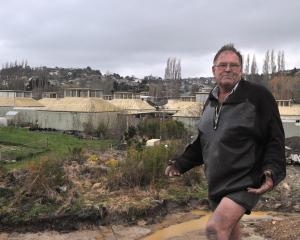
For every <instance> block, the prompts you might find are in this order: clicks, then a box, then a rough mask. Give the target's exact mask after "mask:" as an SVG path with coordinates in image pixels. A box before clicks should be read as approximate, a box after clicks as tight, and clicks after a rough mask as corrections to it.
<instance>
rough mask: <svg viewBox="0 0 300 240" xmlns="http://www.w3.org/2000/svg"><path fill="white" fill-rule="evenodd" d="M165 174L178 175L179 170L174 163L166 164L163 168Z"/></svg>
mask: <svg viewBox="0 0 300 240" xmlns="http://www.w3.org/2000/svg"><path fill="white" fill-rule="evenodd" d="M165 175H166V176H169V177H178V176H180V172H179V171H178V169H177V168H176V167H175V166H174V165H168V166H167V167H166V170H165Z"/></svg>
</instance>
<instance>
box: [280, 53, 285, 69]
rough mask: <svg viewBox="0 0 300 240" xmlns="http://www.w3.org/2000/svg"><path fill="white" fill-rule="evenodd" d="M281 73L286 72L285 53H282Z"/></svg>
mask: <svg viewBox="0 0 300 240" xmlns="http://www.w3.org/2000/svg"><path fill="white" fill-rule="evenodd" d="M280 67H281V71H284V70H285V59H284V51H282V52H281V63H280Z"/></svg>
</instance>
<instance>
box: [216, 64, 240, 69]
mask: <svg viewBox="0 0 300 240" xmlns="http://www.w3.org/2000/svg"><path fill="white" fill-rule="evenodd" d="M240 66H241V65H239V64H236V63H220V64H218V65H215V67H217V68H219V69H221V70H225V69H226V68H227V67H229V68H230V69H232V70H237V69H238V68H239V67H240Z"/></svg>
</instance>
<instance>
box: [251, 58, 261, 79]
mask: <svg viewBox="0 0 300 240" xmlns="http://www.w3.org/2000/svg"><path fill="white" fill-rule="evenodd" d="M250 73H251V74H250V81H252V82H259V81H260V79H259V75H258V68H257V63H256V58H255V54H253V58H252V63H251V72H250Z"/></svg>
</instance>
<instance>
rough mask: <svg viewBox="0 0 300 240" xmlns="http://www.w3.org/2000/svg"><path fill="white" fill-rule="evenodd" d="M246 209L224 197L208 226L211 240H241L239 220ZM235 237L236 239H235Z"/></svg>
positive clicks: (207, 231)
mask: <svg viewBox="0 0 300 240" xmlns="http://www.w3.org/2000/svg"><path fill="white" fill-rule="evenodd" d="M244 213H245V209H244V208H243V207H242V206H240V205H238V204H237V203H236V202H234V201H232V200H231V199H229V198H227V197H224V198H223V199H222V200H221V202H220V204H219V205H218V207H217V208H216V210H215V211H214V213H213V215H212V216H211V218H210V219H209V221H208V223H207V226H206V236H207V239H209V240H239V239H240V230H239V224H238V223H239V220H240V219H241V217H242V216H243V215H244ZM233 237H234V238H233Z"/></svg>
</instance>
